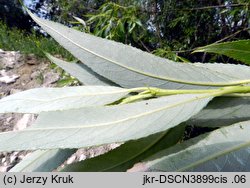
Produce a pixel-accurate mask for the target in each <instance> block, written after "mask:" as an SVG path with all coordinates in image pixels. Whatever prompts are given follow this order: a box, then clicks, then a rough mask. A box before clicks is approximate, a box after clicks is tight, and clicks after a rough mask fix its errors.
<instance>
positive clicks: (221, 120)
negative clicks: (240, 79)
mask: <svg viewBox="0 0 250 188" xmlns="http://www.w3.org/2000/svg"><path fill="white" fill-rule="evenodd" d="M247 120H250V97H218V98H215V99H214V100H212V101H211V102H210V103H209V104H208V105H207V106H206V108H204V109H203V110H202V111H200V112H199V113H198V114H196V115H195V116H193V117H192V118H190V119H189V120H188V121H187V124H189V125H195V126H201V127H221V126H227V125H231V124H234V123H237V122H240V121H247Z"/></svg>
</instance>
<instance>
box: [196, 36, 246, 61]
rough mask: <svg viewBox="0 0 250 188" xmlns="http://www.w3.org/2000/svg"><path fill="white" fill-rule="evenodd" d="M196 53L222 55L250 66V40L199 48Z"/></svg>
mask: <svg viewBox="0 0 250 188" xmlns="http://www.w3.org/2000/svg"><path fill="white" fill-rule="evenodd" d="M194 52H209V53H216V54H221V55H225V56H228V57H231V58H233V59H235V60H238V61H242V62H244V63H247V64H250V40H238V41H233V42H224V43H216V44H210V45H207V46H203V47H200V48H197V49H196V50H195V51H194Z"/></svg>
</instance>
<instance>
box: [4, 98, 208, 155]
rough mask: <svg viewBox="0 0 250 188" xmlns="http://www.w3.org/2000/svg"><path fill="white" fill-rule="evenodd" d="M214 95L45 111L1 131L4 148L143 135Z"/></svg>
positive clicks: (44, 146) (184, 115) (174, 122)
mask: <svg viewBox="0 0 250 188" xmlns="http://www.w3.org/2000/svg"><path fill="white" fill-rule="evenodd" d="M211 98H212V96H211V95H188V94H187V95H173V96H169V97H162V98H158V99H151V100H148V101H142V102H137V103H132V104H126V105H117V106H102V107H94V108H93V107H88V108H87V107H86V108H82V109H76V110H68V111H58V112H50V113H44V114H43V113H42V114H41V115H40V116H39V118H38V120H37V122H36V124H35V125H33V126H32V127H30V128H27V129H25V130H22V131H16V132H4V133H1V134H0V142H1V145H0V151H12V150H29V149H30V150H35V149H53V148H80V147H89V146H95V145H101V144H107V143H113V142H124V141H128V140H133V139H139V138H142V137H145V136H148V135H150V134H154V133H157V132H161V131H164V130H167V129H169V128H172V127H174V126H176V125H178V124H180V123H181V122H183V121H186V120H187V119H189V118H190V117H191V116H193V115H194V114H196V113H197V112H199V111H200V110H201V109H202V108H203V107H204V106H205V105H206V104H207V103H208V102H209V101H210V100H211Z"/></svg>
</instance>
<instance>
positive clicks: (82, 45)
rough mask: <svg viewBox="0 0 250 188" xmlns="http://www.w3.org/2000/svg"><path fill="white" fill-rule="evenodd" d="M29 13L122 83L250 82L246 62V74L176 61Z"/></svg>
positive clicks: (166, 85) (80, 55)
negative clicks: (214, 69)
mask: <svg viewBox="0 0 250 188" xmlns="http://www.w3.org/2000/svg"><path fill="white" fill-rule="evenodd" d="M29 14H30V15H31V17H32V18H33V19H34V21H35V22H37V23H38V24H39V25H40V26H42V28H43V29H44V30H45V31H46V32H48V33H49V34H50V35H51V36H52V37H53V38H54V39H55V40H57V41H58V42H59V43H60V44H61V45H62V46H64V47H65V48H66V49H67V50H69V51H70V52H71V53H72V54H73V55H74V56H75V57H76V58H78V59H79V60H81V61H82V62H83V63H85V64H86V65H87V66H89V67H90V68H91V69H92V70H94V71H95V72H97V73H98V74H100V75H102V76H104V77H105V78H107V79H109V80H111V81H113V82H115V83H117V84H118V85H120V86H122V87H127V88H130V87H141V86H155V87H162V88H169V89H171V88H174V89H176V88H183V87H186V88H195V87H194V86H193V85H200V86H204V85H206V86H222V85H237V84H243V83H249V82H250V71H249V70H250V68H249V67H246V66H240V65H239V66H238V67H242V69H243V67H244V69H246V70H248V72H247V71H245V74H240V73H236V74H235V73H234V74H232V69H233V67H234V66H233V67H232V66H231V65H225V67H227V68H225V70H224V71H223V72H215V71H213V70H211V69H209V68H206V67H199V66H195V65H192V64H182V63H174V62H171V61H170V60H167V59H163V58H160V57H157V56H154V55H152V54H149V53H146V52H142V51H141V50H139V49H136V48H133V47H131V46H127V45H123V44H120V43H117V42H114V41H109V40H106V39H101V38H98V37H95V36H92V35H89V34H86V33H82V32H79V31H76V30H74V29H70V28H68V27H66V26H63V25H61V24H58V23H55V22H52V21H48V20H44V19H40V18H38V17H37V16H35V15H33V14H32V13H30V12H29ZM187 84H191V85H187ZM197 87H198V86H197Z"/></svg>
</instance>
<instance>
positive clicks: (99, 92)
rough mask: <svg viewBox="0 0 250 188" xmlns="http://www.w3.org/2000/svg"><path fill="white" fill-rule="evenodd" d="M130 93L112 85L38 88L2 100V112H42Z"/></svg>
mask: <svg viewBox="0 0 250 188" xmlns="http://www.w3.org/2000/svg"><path fill="white" fill-rule="evenodd" d="M128 93H129V91H128V90H126V89H122V88H118V87H112V86H77V87H64V88H36V89H30V90H27V91H23V92H19V93H16V94H13V95H10V96H7V97H5V98H3V99H1V100H0V106H1V108H0V113H11V112H17V113H40V112H46V111H55V110H68V109H76V108H81V107H84V106H94V105H95V106H98V105H105V104H108V103H111V102H114V101H116V100H118V99H120V98H122V97H123V96H125V95H127V94H128Z"/></svg>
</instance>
